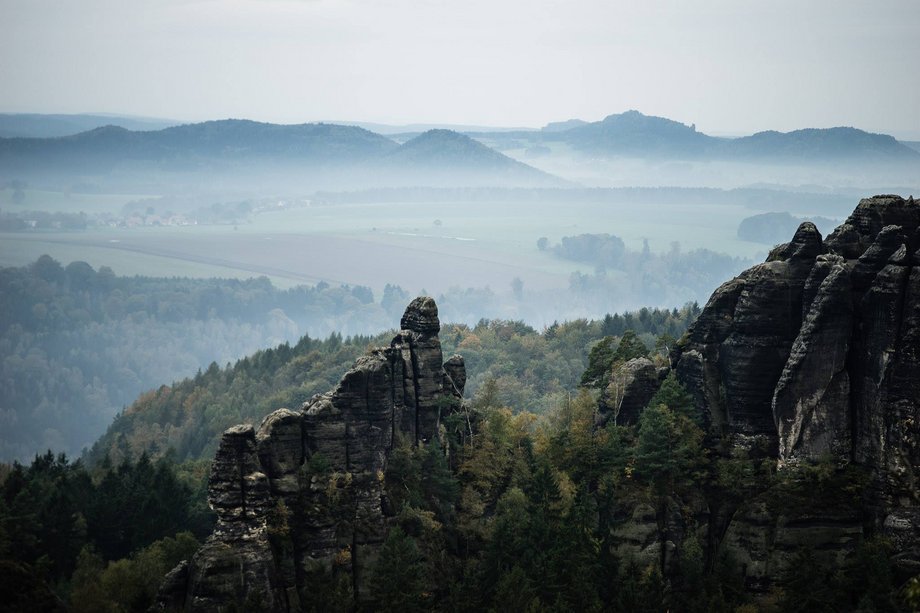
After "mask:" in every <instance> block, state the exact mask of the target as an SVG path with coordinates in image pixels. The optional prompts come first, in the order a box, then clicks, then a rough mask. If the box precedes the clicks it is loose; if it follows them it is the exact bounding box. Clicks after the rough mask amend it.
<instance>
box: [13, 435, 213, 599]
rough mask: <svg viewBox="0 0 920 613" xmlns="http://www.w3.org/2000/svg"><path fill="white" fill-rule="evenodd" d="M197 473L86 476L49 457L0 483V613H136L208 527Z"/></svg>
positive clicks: (149, 466) (188, 469)
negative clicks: (111, 612) (32, 612)
mask: <svg viewBox="0 0 920 613" xmlns="http://www.w3.org/2000/svg"><path fill="white" fill-rule="evenodd" d="M201 468H202V467H199V466H195V465H192V464H189V465H186V466H185V467H184V468H183V469H181V470H177V468H176V466H175V464H174V463H173V462H172V460H171V459H170V458H168V457H167V458H161V459H160V460H157V461H151V459H150V458H149V457H148V456H147V455H141V456H140V457H139V458H138V459H137V460H136V461H131V460H124V461H122V462H120V463H118V464H115V463H113V462H112V461H111V460H109V459H108V458H105V459H103V461H102V462H100V463H99V464H98V465H97V466H95V467H94V468H93V469H92V470H88V469H87V467H86V466H85V465H84V464H83V463H82V462H81V461H79V460H77V461H75V462H74V461H70V460H68V459H67V457H66V456H64V455H63V454H60V455H58V456H55V455H54V454H52V453H51V452H50V451H49V452H48V453H46V454H44V455H41V456H36V457H35V459H34V460H33V461H32V463H31V465H29V466H22V465H20V464H18V463H16V464H13V465H12V466H8V465H3V471H2V474H0V478H2V481H0V576H2V577H3V581H2V582H0V583H2V586H0V603H2V604H0V610H4V611H57V610H65V609H66V610H70V611H85V612H87V613H89V612H98V611H113V612H114V611H143V610H145V609H146V608H147V607H148V606H149V605H150V604H151V603H152V602H153V597H154V596H155V594H156V591H157V588H158V587H159V583H160V582H161V581H162V578H163V576H164V575H165V574H166V573H167V572H168V571H169V570H171V569H172V568H173V567H174V566H175V565H176V564H178V563H179V562H180V561H181V560H183V559H186V558H187V557H188V556H190V555H191V554H192V553H193V552H194V551H195V549H196V548H197V547H198V546H199V539H201V538H203V537H204V536H206V535H207V533H208V532H209V531H210V529H211V525H212V524H213V517H212V514H211V512H210V511H209V510H208V509H207V506H206V504H205V501H204V489H203V486H204V479H203V476H204V475H203V473H202V471H201Z"/></svg>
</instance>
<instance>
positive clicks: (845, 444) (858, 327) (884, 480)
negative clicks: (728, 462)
mask: <svg viewBox="0 0 920 613" xmlns="http://www.w3.org/2000/svg"><path fill="white" fill-rule="evenodd" d="M918 228H920V205H918V204H917V203H915V202H914V201H913V199H910V200H904V199H902V198H900V197H898V196H876V197H874V198H868V199H864V200H862V201H861V202H860V203H859V206H858V207H857V208H856V210H855V211H854V212H853V214H852V215H851V216H850V217H849V218H848V219H847V221H846V222H845V223H844V224H843V225H841V226H840V227H839V228H837V229H836V230H835V231H834V232H833V233H832V234H831V235H830V236H829V237H828V238H827V240H823V241H822V238H821V236H820V234H819V233H818V232H817V230H816V229H815V228H814V226H813V225H811V224H809V223H803V224H802V225H801V226H800V227H799V230H798V231H797V232H796V235H795V237H794V238H793V240H792V242H790V243H788V244H786V245H782V246H780V247H777V248H776V249H774V250H773V252H771V254H770V256H769V258H768V259H767V261H766V262H765V263H764V264H760V265H758V266H755V267H753V268H751V269H750V270H748V271H746V272H744V273H742V274H741V275H740V276H739V277H738V278H736V279H733V280H731V281H729V282H728V283H725V284H724V285H722V287H720V288H719V289H718V290H717V291H716V292H715V293H714V294H713V296H712V298H711V299H710V300H709V303H708V304H707V305H706V308H705V309H704V310H703V312H702V314H701V315H700V317H699V319H698V320H697V321H696V323H695V324H694V325H693V326H692V327H691V329H690V330H689V332H688V334H687V336H686V337H685V338H684V339H683V340H682V341H681V343H680V344H679V346H678V348H677V349H676V350H675V352H674V355H673V356H672V360H673V362H674V364H675V369H676V372H677V376H678V379H679V380H680V381H681V382H682V383H683V384H684V385H685V387H687V389H688V390H689V391H690V392H691V394H692V395H693V396H694V398H695V399H696V400H697V402H698V403H699V405H700V406H702V407H703V409H704V411H705V416H706V418H707V420H708V424H707V425H708V427H709V432H710V435H711V436H714V437H718V436H722V437H724V438H725V440H728V441H730V442H731V444H732V445H733V446H734V447H735V448H736V449H737V448H741V449H748V450H751V451H754V450H757V451H758V453H761V454H764V453H765V454H766V455H768V456H773V457H775V458H776V459H777V460H778V463H779V465H780V466H781V467H782V466H784V465H792V464H796V463H800V462H814V461H818V460H821V459H827V458H831V459H833V460H834V461H835V462H836V463H837V464H838V465H846V464H851V463H852V464H854V465H856V466H859V467H863V468H865V469H867V470H868V471H869V472H870V474H871V475H872V479H871V483H870V484H869V486H868V487H867V491H866V494H865V496H864V500H863V501H861V502H860V501H857V502H855V503H854V504H855V505H857V506H856V507H852V508H834V509H827V510H826V511H824V512H823V514H824V515H826V517H823V516H821V515H822V513H821V512H816V515H815V517H812V518H810V519H807V520H796V521H798V522H799V523H798V524H796V523H795V521H793V522H792V523H791V524H790V523H789V522H790V521H791V520H788V518H786V519H783V518H782V517H776V516H771V517H769V518H768V519H764V517H763V513H761V512H760V511H758V509H757V508H753V507H751V508H743V509H741V511H740V514H739V515H738V516H737V518H736V520H735V522H734V523H733V524H732V525H731V526H729V527H728V529H727V533H726V534H727V536H726V539H727V541H726V542H729V543H730V542H732V541H733V540H736V541H738V542H739V543H740V542H743V543H747V544H750V543H752V542H755V541H756V540H757V538H761V537H762V538H767V537H766V536H764V534H766V533H769V534H770V535H771V536H770V539H772V540H771V542H774V541H776V539H782V538H785V537H783V536H782V535H783V534H785V533H786V532H788V530H789V529H791V528H790V526H793V527H796V530H798V532H796V534H797V535H798V536H796V537H795V538H792V537H790V540H789V542H790V543H793V542H804V543H809V542H811V541H815V542H814V543H813V544H814V545H815V546H818V547H827V548H828V550H832V551H836V552H839V551H843V550H844V549H841V548H840V543H842V542H843V541H844V540H847V539H849V538H850V537H852V536H853V534H857V533H859V534H861V530H862V527H861V525H862V523H863V522H864V519H865V516H864V515H863V514H868V515H869V522H868V524H867V526H869V527H870V528H871V529H872V530H873V531H874V532H876V533H885V534H889V533H890V535H891V540H892V542H894V543H895V549H896V551H895V556H896V559H897V560H899V562H900V563H902V564H903V565H904V566H905V567H907V566H910V565H912V564H916V565H920V538H918V534H920V526H918V523H917V519H918V516H920V500H918V498H917V496H918V491H920V488H918V485H920V484H918V478H920V453H918V452H920V253H918V248H920V230H918ZM819 516H821V517H819ZM745 517H747V518H748V519H750V521H746V520H745V519H744V518H745ZM739 522H740V523H739ZM809 522H810V523H809ZM829 523H833V524H835V525H838V526H841V528H840V529H841V530H843V533H846V534H843V533H840V534H837V533H836V532H835V533H834V534H830V533H828V534H824V533H820V534H819V532H820V530H818V528H815V529H814V530H817V532H814V531H813V532H814V533H811V532H808V530H809V529H810V528H808V526H809V525H813V526H821V525H825V526H826V525H828V524H829ZM802 526H805V527H804V528H803V527H802ZM764 531H766V532H764ZM838 532H839V531H838ZM754 533H757V534H759V535H760V536H757V537H756V538H755V536H752V535H754ZM822 534H824V536H821V535H822ZM803 535H804V536H803ZM824 537H827V538H824ZM822 539H823V540H822ZM841 539H842V540H841ZM790 546H791V545H790ZM771 547H772V546H771ZM738 549H739V550H740V549H743V547H740V546H739V548H738ZM850 549H852V548H850ZM747 551H748V553H747V554H746V555H748V557H750V558H751V559H750V560H748V562H749V563H750V565H751V568H752V569H760V570H758V571H757V573H759V575H758V576H760V579H758V581H760V580H761V579H764V577H766V576H767V575H769V574H770V572H768V571H766V570H763V569H765V568H769V567H772V568H773V569H774V571H775V569H776V568H778V567H782V565H783V564H782V560H780V558H782V555H780V554H777V553H776V552H777V549H776V548H775V547H773V548H772V549H771V548H767V549H764V551H765V552H766V553H764V554H763V555H762V556H760V557H759V558H758V556H757V554H756V548H754V549H751V547H747ZM777 555H780V558H777V557H776V556H777ZM771 556H772V557H771ZM752 572H753V571H752ZM757 573H755V574H757ZM773 576H774V577H775V573H774V575H773ZM764 580H765V579H764Z"/></svg>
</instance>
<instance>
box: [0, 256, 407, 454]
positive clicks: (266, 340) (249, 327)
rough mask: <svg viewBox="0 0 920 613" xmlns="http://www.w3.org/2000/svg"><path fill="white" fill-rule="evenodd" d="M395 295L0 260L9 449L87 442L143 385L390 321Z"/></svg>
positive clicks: (0, 447) (4, 421) (0, 411)
mask: <svg viewBox="0 0 920 613" xmlns="http://www.w3.org/2000/svg"><path fill="white" fill-rule="evenodd" d="M396 293H397V294H398V296H399V298H398V300H399V302H402V293H401V292H400V291H397V292H396ZM387 297H388V296H387V295H385V296H384V300H383V302H382V303H375V302H374V296H373V293H372V292H371V291H370V289H368V288H366V287H332V286H329V285H327V284H325V283H320V284H318V285H316V286H313V287H307V286H301V287H297V288H294V289H290V290H281V289H278V288H276V287H274V286H272V284H271V283H270V282H269V280H268V279H267V278H264V277H263V278H258V279H249V280H245V281H240V280H236V279H181V278H153V277H118V276H116V275H115V274H113V272H112V271H111V269H109V268H107V267H104V266H103V267H100V268H99V270H95V269H93V268H92V267H91V266H90V265H89V264H87V263H85V262H72V263H70V264H68V265H67V266H62V265H61V264H60V263H59V262H57V261H55V260H53V259H52V258H50V257H48V256H42V257H41V258H39V259H38V260H37V261H36V262H34V263H33V264H31V265H29V266H26V267H22V268H4V269H0V364H2V368H0V373H2V375H0V460H3V461H7V460H12V459H21V460H24V459H27V458H29V457H30V456H32V455H33V454H35V453H38V452H42V451H44V450H46V449H49V448H50V449H54V450H55V451H63V452H66V453H68V454H70V455H74V454H79V452H80V450H81V449H82V448H83V447H84V446H88V445H90V444H91V443H92V442H93V441H94V440H95V439H96V438H98V437H99V436H100V435H101V434H102V433H103V432H104V430H105V428H106V427H107V426H108V425H109V423H110V422H111V420H112V418H113V417H114V415H115V414H116V413H117V412H118V411H119V410H120V409H121V408H122V407H124V406H126V405H128V404H130V403H131V402H132V401H133V400H134V399H135V398H137V396H138V395H139V394H140V393H142V392H144V391H146V390H149V389H152V388H156V387H158V386H160V385H162V384H164V383H169V382H171V381H175V380H177V379H180V378H183V377H187V376H189V375H191V374H194V373H195V372H196V371H197V370H198V369H204V368H207V366H208V364H210V363H211V362H214V361H216V362H218V363H220V364H226V363H227V362H231V361H235V360H237V359H239V358H240V357H242V356H244V355H247V354H250V353H253V352H255V351H256V350H258V349H260V348H263V347H268V346H272V345H276V344H278V343H281V342H283V341H296V340H297V339H298V338H300V336H301V335H302V334H304V333H305V332H309V333H311V334H314V335H317V336H326V335H328V334H330V333H332V332H333V331H335V330H340V331H345V333H346V334H347V333H348V331H349V330H350V329H354V328H355V327H356V326H358V325H360V326H368V329H372V330H374V329H376V330H381V329H384V328H386V327H387V325H388V322H389V321H391V320H392V316H390V315H388V313H387V310H386V308H385V307H386V305H387V301H386V299H387ZM397 308H398V307H397ZM361 329H362V330H363V329H364V328H361Z"/></svg>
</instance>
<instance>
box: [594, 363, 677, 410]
mask: <svg viewBox="0 0 920 613" xmlns="http://www.w3.org/2000/svg"><path fill="white" fill-rule="evenodd" d="M667 374H668V371H667V368H664V369H659V368H657V367H656V366H655V365H654V364H653V363H652V361H651V360H649V359H648V358H634V359H632V360H630V361H628V362H626V363H625V364H622V365H617V366H615V367H614V369H613V372H612V373H611V375H610V383H609V384H608V385H607V387H606V389H605V390H604V391H603V393H602V395H601V400H600V406H599V409H600V410H599V412H598V421H599V425H603V424H606V423H607V422H608V421H610V420H613V423H615V424H617V425H618V426H628V425H633V424H635V423H636V422H638V421H639V414H640V413H641V412H642V409H644V408H645V406H646V405H647V404H648V402H649V400H651V399H652V396H654V395H655V392H657V391H658V388H659V387H661V382H662V380H664V377H665V376H666V375H667Z"/></svg>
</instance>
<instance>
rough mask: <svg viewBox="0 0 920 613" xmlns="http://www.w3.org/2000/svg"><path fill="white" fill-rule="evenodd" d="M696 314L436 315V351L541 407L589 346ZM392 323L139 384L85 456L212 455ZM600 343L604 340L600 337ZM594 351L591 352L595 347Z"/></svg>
mask: <svg viewBox="0 0 920 613" xmlns="http://www.w3.org/2000/svg"><path fill="white" fill-rule="evenodd" d="M698 314H699V306H698V305H697V304H695V303H694V304H689V305H686V306H684V307H683V308H681V309H672V310H668V309H641V310H639V311H637V312H634V313H624V314H614V315H607V316H606V317H604V318H603V319H599V320H590V321H589V320H585V319H580V320H575V321H571V322H566V323H562V324H554V325H552V326H550V327H549V328H547V329H546V330H544V331H543V332H538V331H536V330H535V329H534V328H532V327H530V326H528V325H526V324H524V323H521V322H514V321H504V320H482V321H480V322H479V323H478V324H477V325H476V326H472V327H470V326H467V325H463V324H445V325H444V326H443V328H442V330H441V340H442V344H443V350H444V354H445V355H451V354H452V353H454V352H458V353H462V354H463V356H464V358H465V360H466V368H467V373H468V380H467V390H468V391H469V392H470V393H477V392H478V391H480V390H481V389H482V388H483V387H486V388H488V389H489V390H490V391H489V394H490V396H491V397H492V398H493V400H494V401H495V402H500V403H501V404H502V405H503V406H514V407H521V408H526V409H527V410H529V411H531V412H533V413H536V414H544V413H547V412H549V411H550V410H551V409H553V408H555V407H557V406H558V405H559V404H560V403H562V402H564V400H565V398H567V397H568V396H569V395H570V394H572V393H573V392H575V390H576V389H577V388H578V386H579V384H580V382H581V379H582V376H583V373H584V372H585V369H586V368H587V367H588V364H589V361H590V358H589V356H590V355H591V352H590V350H591V348H592V347H593V346H595V345H596V344H597V342H598V341H600V340H601V339H604V338H607V339H609V341H614V340H616V339H619V338H621V337H623V335H625V334H627V332H630V331H632V332H635V333H637V334H638V338H639V339H641V341H642V342H643V343H644V345H645V346H646V347H647V348H649V349H652V348H654V347H656V346H657V347H658V348H659V349H660V351H662V352H664V351H666V349H665V347H667V346H669V345H670V344H671V343H673V339H675V338H679V337H680V336H681V335H682V334H683V333H684V331H685V330H686V329H687V327H688V326H689V325H690V323H691V322H692V321H693V320H694V319H695V318H696V316H697V315H698ZM393 334H394V332H393V331H389V332H384V333H382V334H379V335H377V336H354V337H351V338H347V339H342V337H341V336H339V335H332V336H330V337H329V338H327V339H325V340H315V339H311V338H309V337H304V338H302V339H301V340H300V341H299V342H298V343H297V344H295V345H289V344H286V343H285V344H282V345H279V346H278V347H275V348H273V349H266V350H263V351H259V352H257V353H255V354H253V355H251V356H249V357H246V358H243V359H242V360H239V361H237V362H236V363H235V364H234V365H232V366H230V365H227V366H226V367H225V368H220V367H218V366H217V365H216V364H212V366H211V367H210V368H208V369H207V370H206V371H204V372H200V373H199V374H198V375H196V376H195V377H193V378H189V379H185V380H183V381H179V382H177V383H175V384H173V385H163V386H161V387H159V388H158V389H156V390H153V391H150V392H148V393H145V394H143V395H142V396H141V397H140V398H138V399H137V400H136V401H135V402H134V403H132V404H131V405H130V406H129V407H127V408H126V409H125V410H124V411H123V412H122V413H120V414H119V415H118V417H116V419H115V421H114V423H113V424H112V425H111V427H110V428H109V429H108V431H107V432H106V434H105V435H104V436H103V437H102V438H101V439H100V440H99V441H98V442H97V443H96V444H95V445H94V446H93V448H92V450H91V452H90V455H89V460H90V461H91V462H95V461H98V460H101V459H102V458H103V457H105V456H106V455H108V456H110V457H111V458H112V459H114V460H121V459H123V458H126V457H137V456H138V455H140V454H141V453H144V452H147V453H149V454H151V455H153V456H159V455H162V454H164V453H166V452H167V451H170V453H172V455H173V457H175V458H176V459H177V460H180V461H185V460H196V459H205V458H210V457H213V454H214V451H215V450H216V446H217V443H218V441H219V438H220V434H221V433H222V432H223V431H224V430H225V429H226V428H228V427H230V426H232V425H234V424H238V423H255V424H258V423H259V422H260V421H261V420H262V418H263V417H264V416H265V415H267V414H268V413H269V412H271V411H273V410H275V409H278V408H279V407H288V408H291V409H295V410H296V409H299V408H300V406H301V405H302V404H303V403H304V402H305V401H306V400H308V399H310V398H311V397H312V396H313V395H314V394H318V393H322V392H324V391H326V390H327V389H329V388H330V387H332V386H333V385H334V384H335V383H336V382H337V381H338V380H339V378H340V377H341V376H342V374H343V373H344V372H346V371H347V370H348V368H349V366H350V365H351V364H352V363H353V362H354V361H355V360H356V359H357V358H358V357H359V356H361V355H363V354H364V353H365V352H366V351H367V350H368V349H369V348H371V347H377V346H385V345H388V344H389V342H390V340H391V339H392V337H393ZM602 346H603V347H609V346H610V345H609V342H608V344H606V345H602ZM595 353H596V352H595Z"/></svg>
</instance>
